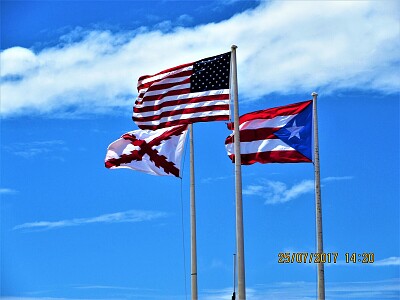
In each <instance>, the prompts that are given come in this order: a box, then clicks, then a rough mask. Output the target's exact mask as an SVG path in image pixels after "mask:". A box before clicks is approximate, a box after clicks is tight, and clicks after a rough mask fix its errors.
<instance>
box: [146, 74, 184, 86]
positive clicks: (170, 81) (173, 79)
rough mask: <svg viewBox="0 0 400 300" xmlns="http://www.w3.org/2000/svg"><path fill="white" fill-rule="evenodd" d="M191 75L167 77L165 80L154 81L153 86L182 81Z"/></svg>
mask: <svg viewBox="0 0 400 300" xmlns="http://www.w3.org/2000/svg"><path fill="white" fill-rule="evenodd" d="M189 77H190V76H184V77H173V78H165V79H163V80H160V81H157V82H154V83H153V84H152V85H151V86H156V85H160V84H168V83H176V82H181V81H184V80H186V79H188V78H189Z"/></svg>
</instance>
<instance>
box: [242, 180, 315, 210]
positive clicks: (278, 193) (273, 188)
mask: <svg viewBox="0 0 400 300" xmlns="http://www.w3.org/2000/svg"><path fill="white" fill-rule="evenodd" d="M313 190H314V181H313V180H303V181H301V182H300V183H297V184H294V185H293V186H292V187H288V186H287V185H286V184H285V183H283V182H280V181H273V180H267V181H265V182H264V183H263V184H262V185H249V186H247V187H246V188H244V189H243V194H244V195H255V196H260V197H263V198H264V199H266V200H265V204H278V203H285V202H288V201H290V200H293V199H296V198H298V197H300V196H301V195H303V194H306V193H310V192H312V191H313Z"/></svg>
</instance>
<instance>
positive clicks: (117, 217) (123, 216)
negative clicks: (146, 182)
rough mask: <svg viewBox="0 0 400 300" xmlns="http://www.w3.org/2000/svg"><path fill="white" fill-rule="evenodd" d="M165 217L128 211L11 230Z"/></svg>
mask: <svg viewBox="0 0 400 300" xmlns="http://www.w3.org/2000/svg"><path fill="white" fill-rule="evenodd" d="M166 216H167V213H165V212H159V211H144V210H129V211H124V212H117V213H112V214H104V215H101V216H97V217H92V218H77V219H69V220H61V221H38V222H30V223H24V224H21V225H17V226H15V227H14V228H13V229H14V230H19V229H33V230H47V229H55V228H62V227H71V226H80V225H87V224H95V223H128V222H129V223H132V222H144V221H152V220H155V219H159V218H164V217H166Z"/></svg>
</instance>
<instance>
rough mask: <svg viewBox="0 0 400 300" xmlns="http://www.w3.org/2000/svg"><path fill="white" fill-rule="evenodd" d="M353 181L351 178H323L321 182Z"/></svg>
mask: <svg viewBox="0 0 400 300" xmlns="http://www.w3.org/2000/svg"><path fill="white" fill-rule="evenodd" d="M352 179H354V177H353V176H339V177H334V176H332V177H325V178H322V179H321V181H322V182H331V181H341V180H352Z"/></svg>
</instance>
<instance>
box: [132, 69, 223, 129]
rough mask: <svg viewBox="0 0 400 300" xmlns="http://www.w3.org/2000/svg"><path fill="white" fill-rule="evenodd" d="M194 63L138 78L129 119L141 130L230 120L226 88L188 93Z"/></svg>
mask: <svg viewBox="0 0 400 300" xmlns="http://www.w3.org/2000/svg"><path fill="white" fill-rule="evenodd" d="M192 74H193V63H189V64H184V65H180V66H177V67H174V68H171V69H167V70H164V71H161V72H159V73H157V74H155V75H145V76H141V77H140V78H139V81H138V87H137V88H138V92H139V95H138V98H137V100H136V101H135V105H134V109H133V116H132V119H133V120H134V121H135V122H136V124H137V125H138V127H139V128H141V129H152V130H154V129H158V128H164V127H169V126H174V125H179V124H188V123H194V122H204V121H217V120H228V119H229V89H221V90H210V91H205V92H197V93H191V92H190V76H191V75H192Z"/></svg>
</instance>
